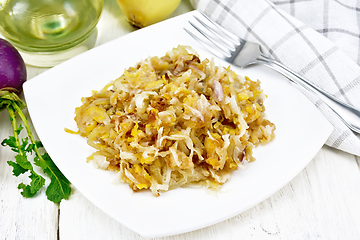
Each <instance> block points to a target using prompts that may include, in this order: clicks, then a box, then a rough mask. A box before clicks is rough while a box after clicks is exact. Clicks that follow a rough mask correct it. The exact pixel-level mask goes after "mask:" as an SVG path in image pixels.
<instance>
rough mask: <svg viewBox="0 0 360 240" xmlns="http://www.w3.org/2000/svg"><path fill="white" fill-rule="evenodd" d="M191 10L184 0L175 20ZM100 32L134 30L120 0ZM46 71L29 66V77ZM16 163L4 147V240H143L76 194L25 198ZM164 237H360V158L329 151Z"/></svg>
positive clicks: (111, 3)
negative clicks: (284, 180)
mask: <svg viewBox="0 0 360 240" xmlns="http://www.w3.org/2000/svg"><path fill="white" fill-rule="evenodd" d="M190 10H192V7H191V5H190V3H189V1H188V0H183V1H182V3H181V5H180V7H179V8H178V9H177V11H176V12H175V13H174V14H173V15H178V14H181V13H183V12H187V11H190ZM98 29H99V36H98V41H97V45H100V44H102V43H105V42H108V41H110V40H112V39H114V38H117V37H120V36H122V35H124V34H126V33H129V32H131V31H132V28H131V27H130V26H129V25H128V24H127V23H126V21H125V18H124V16H123V14H122V12H121V10H120V9H119V7H118V5H117V3H116V1H115V0H105V6H104V11H103V15H102V18H101V20H100V22H99V25H98ZM46 70H47V69H46V68H35V67H29V66H28V79H30V78H32V77H34V76H36V75H38V74H40V73H41V72H43V71H46ZM8 118H9V115H8V114H7V112H6V111H2V112H1V113H0V141H2V140H3V139H4V138H6V137H8V136H10V135H12V131H11V125H10V121H9V119H8ZM359 147H360V146H359ZM304 151H306V149H304ZM13 157H14V154H13V153H12V152H11V151H10V150H9V148H7V147H6V148H5V147H0V240H2V239H9V240H10V239H20V240H22V239H26V240H27V239H36V240H40V239H54V240H56V239H60V240H68V239H86V240H90V239H94V240H95V239H96V240H97V239H99V240H100V239H101V240H103V239H123V240H132V239H144V238H142V237H141V236H139V235H138V234H137V233H135V232H133V231H131V230H129V229H128V228H126V227H125V226H123V225H121V224H120V223H118V222H116V221H115V220H113V219H112V218H110V217H108V216H107V215H106V214H105V213H103V212H102V211H101V210H99V209H98V208H97V207H96V206H94V205H93V204H92V203H91V202H89V201H88V200H87V199H86V198H85V197H83V196H82V195H81V193H79V192H78V191H77V190H76V189H74V190H73V194H72V195H71V197H70V199H69V200H67V201H63V202H62V203H61V204H59V205H57V204H53V203H51V202H49V201H48V200H47V199H46V197H45V194H44V193H42V194H39V195H38V196H36V197H35V198H33V199H25V198H23V197H22V196H21V195H20V193H19V190H18V189H17V185H18V183H19V182H20V181H21V180H22V179H24V178H25V177H24V176H23V177H20V178H15V177H14V176H12V172H11V170H12V168H11V167H9V166H8V165H7V163H6V161H7V160H9V159H13ZM289 161H291V159H289ZM161 239H163V240H185V239H186V240H187V239H200V240H213V239H221V240H223V239H360V158H359V157H356V156H353V155H350V154H347V153H344V152H340V151H337V150H334V149H331V148H329V147H326V146H324V147H323V148H322V149H321V150H320V151H319V153H318V154H317V155H316V157H315V158H314V159H313V160H312V161H311V162H310V164H309V165H308V166H307V167H306V168H305V169H304V170H303V171H302V172H301V173H300V174H299V175H298V176H296V177H295V178H294V179H293V180H292V181H291V182H290V183H288V184H287V185H286V186H284V187H283V188H282V189H281V190H280V191H278V192H277V193H276V194H274V195H273V196H272V197H270V198H269V199H267V200H265V201H263V202H262V203H261V204H259V205H257V206H255V207H253V208H251V209H250V210H248V211H246V212H244V213H242V214H240V215H238V216H236V217H234V218H231V219H229V220H227V221H224V222H221V223H219V224H216V225H214V226H210V227H207V228H204V229H201V230H198V231H194V232H190V233H185V234H181V235H175V236H170V237H165V238H161Z"/></svg>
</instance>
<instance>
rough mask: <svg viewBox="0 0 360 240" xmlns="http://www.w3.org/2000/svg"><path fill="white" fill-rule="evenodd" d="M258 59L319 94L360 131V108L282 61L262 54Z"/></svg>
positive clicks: (353, 129) (343, 118) (343, 119)
mask: <svg viewBox="0 0 360 240" xmlns="http://www.w3.org/2000/svg"><path fill="white" fill-rule="evenodd" d="M257 61H258V62H259V63H262V64H264V65H267V66H269V67H271V68H273V69H274V70H276V71H278V72H279V73H281V74H282V75H284V76H285V77H287V78H288V79H289V80H291V81H292V82H294V83H296V84H298V85H300V86H302V87H304V88H305V89H307V90H308V91H311V92H313V93H315V94H316V95H318V96H319V97H320V98H321V99H322V100H323V101H324V102H325V104H327V105H328V106H329V107H330V108H331V109H332V110H333V111H334V112H335V113H336V114H337V115H338V117H339V118H340V119H341V120H342V121H343V122H344V123H345V125H346V126H348V127H349V128H350V129H351V130H352V131H354V132H356V133H360V109H358V108H355V107H353V106H351V105H349V104H347V103H345V102H343V101H341V100H339V99H337V98H335V97H334V96H333V95H331V94H330V93H328V92H326V91H324V90H323V89H321V88H319V87H318V86H316V85H315V84H313V83H312V82H310V81H309V80H307V79H306V78H304V77H302V76H300V75H299V74H298V73H296V72H294V71H293V70H291V69H290V68H288V67H286V66H284V65H283V64H281V63H280V62H278V61H276V60H274V59H271V58H268V57H266V56H264V55H261V56H260V57H259V58H258V59H257Z"/></svg>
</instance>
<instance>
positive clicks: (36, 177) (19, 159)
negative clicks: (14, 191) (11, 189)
mask: <svg viewBox="0 0 360 240" xmlns="http://www.w3.org/2000/svg"><path fill="white" fill-rule="evenodd" d="M25 107H26V104H25V102H24V101H22V100H21V99H20V98H19V97H18V96H17V95H16V94H15V93H11V92H8V91H1V92H0V111H1V110H3V109H5V108H6V109H7V110H8V112H9V115H10V121H11V125H12V129H13V135H14V136H10V137H9V138H6V139H4V140H3V141H2V142H1V145H2V146H8V147H10V148H11V150H12V151H14V152H16V153H17V155H16V156H15V161H8V162H7V163H8V164H9V165H10V166H11V167H13V175H14V176H16V177H18V176H20V175H21V174H23V173H26V172H29V173H30V174H29V178H30V180H31V181H30V183H29V184H25V183H20V184H19V185H18V189H20V190H22V191H21V194H22V195H23V196H24V197H26V198H31V197H33V196H35V195H36V193H37V192H38V191H39V190H40V189H41V188H42V187H43V186H44V185H45V178H44V177H43V176H41V175H40V174H38V173H36V172H35V169H34V166H33V164H32V163H31V162H30V161H29V160H28V155H32V154H33V153H35V156H34V159H33V162H34V165H36V166H38V167H40V168H41V169H42V170H43V172H44V173H45V174H47V175H48V176H49V177H50V180H51V181H50V184H49V185H48V186H47V188H46V192H45V193H46V196H47V198H48V199H49V200H50V201H52V202H55V203H59V202H61V200H62V199H68V198H69V195H70V193H71V187H70V182H69V180H68V179H67V178H66V177H65V176H64V175H63V174H62V173H61V171H60V170H59V169H58V168H57V167H56V165H55V164H54V162H53V161H52V160H51V158H50V156H49V154H48V153H46V151H45V150H44V148H43V145H42V143H41V142H40V141H36V140H35V138H34V136H33V134H32V132H31V129H30V126H29V123H28V121H27V119H26V117H25V115H24V113H23V112H22V110H21V109H23V108H25ZM17 116H19V117H20V119H21V121H22V122H23V125H24V127H25V129H26V132H27V134H28V137H25V138H23V139H20V137H19V135H20V132H21V131H22V130H23V129H24V128H23V126H22V125H21V124H19V125H18V124H17ZM29 140H30V141H29ZM42 152H43V153H42Z"/></svg>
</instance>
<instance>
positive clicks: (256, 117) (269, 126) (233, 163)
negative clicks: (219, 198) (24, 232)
mask: <svg viewBox="0 0 360 240" xmlns="http://www.w3.org/2000/svg"><path fill="white" fill-rule="evenodd" d="M191 52H193V50H192V49H190V48H189V47H185V46H179V47H177V48H174V49H172V51H169V52H168V53H167V54H166V55H165V56H163V57H150V58H147V59H145V60H143V61H141V62H140V63H138V64H137V66H135V67H130V68H129V69H127V70H126V71H125V72H124V74H123V75H122V76H121V77H119V78H118V79H116V80H114V81H113V82H111V83H110V84H108V85H106V86H105V87H104V88H103V89H102V90H100V91H98V92H94V93H93V95H92V96H90V97H86V98H83V99H82V102H83V104H82V105H81V106H80V107H78V108H76V111H75V112H76V116H75V121H76V123H77V126H78V128H79V131H80V134H81V135H82V136H84V137H86V138H87V142H88V144H89V145H90V146H92V147H94V148H95V149H97V151H96V152H95V153H94V154H93V155H91V156H90V157H89V160H92V161H94V163H96V165H97V166H98V167H100V168H103V169H107V170H113V171H116V172H118V173H117V178H118V180H120V181H123V182H126V183H128V184H129V186H130V188H131V189H133V190H134V191H139V190H141V189H150V190H151V191H152V193H153V194H154V195H155V196H158V195H159V194H160V193H161V192H165V191H168V190H171V189H174V188H177V187H181V186H191V185H201V186H206V187H209V188H212V189H218V187H219V186H221V185H222V184H224V183H225V182H226V181H227V180H228V179H229V178H230V174H231V172H232V171H235V170H237V169H238V168H239V167H240V168H241V167H242V166H243V165H244V164H245V163H247V162H251V161H253V160H255V159H254V157H253V156H252V149H253V148H254V147H255V146H257V145H259V144H264V143H267V142H269V141H271V140H272V139H273V137H274V130H275V125H274V124H273V123H271V122H270V121H268V120H266V119H265V118H264V111H265V107H264V104H263V102H264V99H265V98H266V96H265V95H264V93H263V92H262V90H261V89H260V81H252V80H250V79H249V78H247V77H245V78H243V77H241V76H237V75H236V74H235V72H233V71H232V70H230V67H228V68H224V67H218V66H215V64H214V62H213V61H209V60H208V59H205V60H203V61H201V60H200V59H199V57H198V56H197V55H196V54H194V53H191Z"/></svg>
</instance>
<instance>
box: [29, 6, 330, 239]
mask: <svg viewBox="0 0 360 240" xmlns="http://www.w3.org/2000/svg"><path fill="white" fill-rule="evenodd" d="M192 14H194V13H193V12H190V13H187V14H184V15H181V16H178V17H176V18H172V19H169V20H167V21H164V22H161V23H159V24H155V25H153V26H150V27H147V28H144V29H142V30H138V31H135V32H133V33H130V34H128V35H125V36H124V37H121V38H119V39H116V40H113V41H111V42H109V43H106V44H104V45H101V46H99V47H96V48H94V49H92V50H90V51H88V52H85V53H83V54H81V55H79V56H77V57H74V58H72V59H70V60H68V61H66V62H64V63H62V64H60V65H58V66H56V67H54V68H52V69H50V70H48V71H46V72H44V73H43V74H41V75H39V76H37V77H34V78H33V79H30V80H29V81H27V82H26V83H25V84H24V95H25V99H26V102H27V104H28V109H29V113H30V116H31V119H32V122H33V124H34V127H35V129H36V132H37V134H38V136H39V138H40V140H41V141H42V143H43V145H44V147H45V148H46V150H47V152H48V153H49V154H50V156H51V158H52V159H53V161H54V162H55V164H56V165H57V166H58V167H59V169H60V170H61V171H62V172H63V173H64V175H65V176H66V177H67V178H68V179H69V180H70V181H71V182H72V184H73V185H74V186H75V187H76V188H77V189H78V190H79V191H80V192H81V193H82V194H83V195H84V196H85V197H87V198H88V199H89V200H90V201H92V202H93V203H94V204H95V205H96V206H98V207H99V208H100V209H102V210H103V211H104V212H106V213H107V214H109V215H110V216H111V217H113V218H114V219H116V220H117V221H119V222H120V223H122V224H124V225H125V226H127V227H129V228H130V229H132V230H134V231H135V232H137V233H139V234H141V235H142V236H144V237H162V236H169V235H174V234H179V233H184V232H188V231H192V230H196V229H199V228H203V227H206V226H209V225H212V224H215V223H218V222H220V221H223V220H226V219H228V218H231V217H233V216H235V215H237V214H239V213H241V212H243V211H245V210H247V209H249V208H251V207H252V206H254V205H256V204H258V203H260V202H261V201H263V200H264V199H266V198H268V197H269V196H271V195H272V194H273V193H275V192H276V191H278V190H279V189H280V188H281V187H283V186H284V185H285V184H287V183H288V182H289V181H290V180H291V179H292V178H294V177H295V176H296V175H297V174H298V173H299V172H300V171H301V170H302V169H303V168H304V167H305V166H306V165H307V164H308V163H309V162H310V160H311V159H312V158H313V157H314V156H315V154H316V153H317V152H318V151H319V149H320V148H321V147H322V146H323V144H324V142H325V141H326V139H327V138H328V136H329V135H330V133H331V131H332V126H331V125H330V124H329V123H328V121H327V120H326V119H325V118H324V117H323V115H322V114H321V113H320V112H319V111H318V110H317V109H316V108H315V107H314V106H313V104H312V103H311V102H310V101H309V100H308V99H307V98H306V97H305V96H304V95H303V94H302V93H300V92H299V91H298V90H297V89H296V88H294V86H293V85H292V84H291V83H289V81H288V80H287V79H285V78H284V77H282V76H281V75H279V74H277V73H276V72H274V71H273V70H271V69H267V68H265V67H262V66H254V67H250V68H247V69H240V68H236V67H234V66H232V69H233V70H235V71H236V72H237V73H238V74H239V75H243V76H245V75H246V76H249V77H250V78H251V79H254V80H256V79H260V81H261V82H262V88H263V89H264V92H265V94H267V95H268V98H267V99H266V101H265V107H266V114H267V118H268V119H269V120H270V121H272V122H274V123H275V124H276V127H277V130H276V137H275V139H274V141H272V142H271V143H269V144H268V145H265V146H261V147H258V148H257V149H256V150H255V153H254V155H255V157H256V158H257V160H256V161H255V162H253V163H249V164H247V169H246V170H238V171H236V172H234V173H233V175H232V178H231V179H230V180H229V181H228V182H227V183H225V185H224V186H223V187H222V188H221V191H220V192H218V193H217V194H210V193H209V192H208V191H206V190H204V189H189V188H180V189H175V190H172V191H169V192H167V193H163V194H161V196H160V197H154V196H152V194H151V193H150V192H141V193H132V190H130V188H129V187H128V186H127V185H126V184H120V185H114V184H112V181H113V178H114V175H115V173H113V172H109V171H104V170H99V169H95V168H94V167H93V165H92V164H91V163H87V162H86V158H87V157H88V156H89V155H90V154H91V153H92V152H94V149H92V148H91V147H89V146H88V145H87V143H86V139H84V138H82V137H80V136H78V135H72V134H69V133H66V132H65V131H64V128H69V129H73V130H76V129H77V127H76V123H75V121H74V116H75V114H74V110H75V108H76V107H78V106H80V105H81V97H85V96H89V95H91V92H92V90H100V89H101V88H102V87H103V86H105V85H106V84H107V83H109V82H110V81H112V80H114V79H116V78H117V77H119V76H120V75H121V74H122V73H123V72H124V70H125V69H126V68H128V67H130V66H133V65H134V64H135V63H137V62H139V61H140V60H142V59H145V58H147V57H148V56H162V55H163V54H165V53H166V52H167V51H169V50H171V49H172V48H173V47H177V46H178V45H179V44H182V45H189V46H191V47H193V48H194V49H195V50H196V51H197V52H198V53H199V55H200V58H201V59H204V58H211V57H212V56H211V55H210V54H209V53H208V52H206V51H204V49H203V48H202V47H201V46H200V45H199V44H198V43H197V42H196V41H194V40H193V39H192V38H191V37H189V36H188V35H187V33H186V32H185V31H184V30H183V27H184V26H185V25H187V20H188V19H190V18H191V16H192ZM215 61H216V63H217V64H218V65H222V66H225V67H226V66H228V64H227V63H226V62H222V61H220V60H215Z"/></svg>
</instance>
